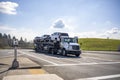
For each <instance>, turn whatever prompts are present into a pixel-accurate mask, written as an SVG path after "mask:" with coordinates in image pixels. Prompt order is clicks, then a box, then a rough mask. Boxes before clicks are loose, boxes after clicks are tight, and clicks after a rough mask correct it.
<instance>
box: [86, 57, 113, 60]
mask: <svg viewBox="0 0 120 80" xmlns="http://www.w3.org/2000/svg"><path fill="white" fill-rule="evenodd" d="M85 58H92V59H97V60H104V61H114V60H108V59H103V58H95V57H85Z"/></svg>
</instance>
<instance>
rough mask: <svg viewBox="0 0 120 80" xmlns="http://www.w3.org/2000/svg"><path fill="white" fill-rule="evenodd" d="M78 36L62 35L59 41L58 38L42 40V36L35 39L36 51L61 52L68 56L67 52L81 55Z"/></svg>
mask: <svg viewBox="0 0 120 80" xmlns="http://www.w3.org/2000/svg"><path fill="white" fill-rule="evenodd" d="M77 42H78V38H77V37H74V38H70V37H62V36H61V37H60V39H59V41H58V40H57V38H55V39H54V40H51V39H50V38H49V39H45V40H42V39H41V38H40V37H39V38H38V37H37V38H35V39H34V45H35V51H36V52H38V51H40V52H41V51H42V52H43V51H46V52H47V53H51V54H61V55H65V56H67V54H73V55H75V56H77V57H78V56H79V55H80V54H81V50H80V45H79V44H78V43H77Z"/></svg>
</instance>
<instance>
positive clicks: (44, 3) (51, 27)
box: [0, 0, 120, 40]
mask: <svg viewBox="0 0 120 80" xmlns="http://www.w3.org/2000/svg"><path fill="white" fill-rule="evenodd" d="M58 31H59V32H67V33H69V35H70V36H78V37H80V38H81V37H82V38H89V37H90V38H107V37H110V38H114V39H120V0H0V32H1V33H7V34H11V35H15V36H16V37H17V38H20V37H21V36H22V37H23V38H27V39H28V40H32V39H33V38H34V37H35V36H41V35H44V34H51V33H53V32H58Z"/></svg>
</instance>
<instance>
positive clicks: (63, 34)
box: [60, 33, 68, 36]
mask: <svg viewBox="0 0 120 80" xmlns="http://www.w3.org/2000/svg"><path fill="white" fill-rule="evenodd" d="M60 36H68V34H67V33H61V34H60Z"/></svg>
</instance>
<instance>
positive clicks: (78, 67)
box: [0, 50, 120, 80]
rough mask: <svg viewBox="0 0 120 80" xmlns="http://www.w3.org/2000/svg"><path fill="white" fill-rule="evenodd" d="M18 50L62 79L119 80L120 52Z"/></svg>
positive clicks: (8, 52) (8, 53) (9, 52)
mask: <svg viewBox="0 0 120 80" xmlns="http://www.w3.org/2000/svg"><path fill="white" fill-rule="evenodd" d="M2 51H3V52H6V53H7V54H0V57H2V56H4V57H5V56H10V55H13V54H11V52H12V51H9V50H5V51H4V50H2ZM3 52H1V50H0V53H3ZM18 52H19V53H20V54H21V55H24V56H26V57H28V58H30V59H31V60H33V61H35V62H36V63H38V64H40V65H41V66H42V68H43V69H44V70H46V71H47V72H48V73H50V74H56V75H58V76H60V77H61V78H63V79H64V80H84V79H85V80H86V79H91V80H93V79H94V80H97V79H104V80H120V52H104V51H103V52H83V53H82V54H81V56H80V57H75V56H74V55H68V56H67V57H66V56H61V55H52V54H47V53H35V52H34V50H18ZM1 55H2V56H1Z"/></svg>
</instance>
